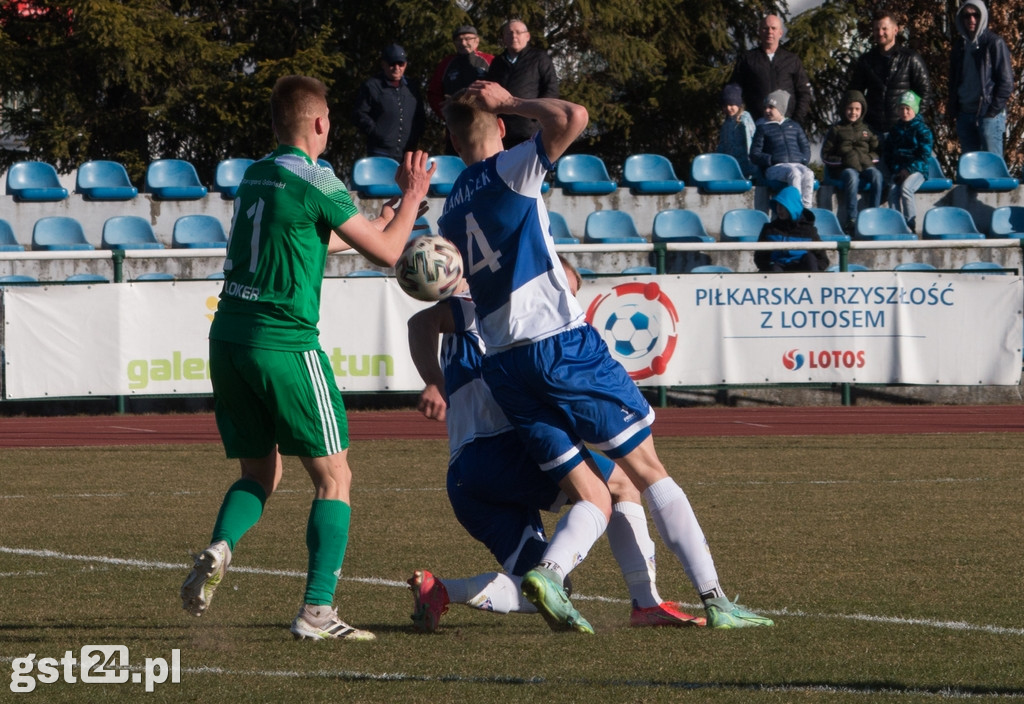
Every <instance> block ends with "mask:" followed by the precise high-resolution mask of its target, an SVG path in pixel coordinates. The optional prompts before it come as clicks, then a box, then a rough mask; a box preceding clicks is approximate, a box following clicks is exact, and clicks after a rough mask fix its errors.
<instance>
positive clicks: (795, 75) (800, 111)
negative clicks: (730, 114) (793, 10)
mask: <svg viewBox="0 0 1024 704" xmlns="http://www.w3.org/2000/svg"><path fill="white" fill-rule="evenodd" d="M785 33H786V29H785V27H784V26H783V24H782V18H781V17H779V16H778V15H768V16H767V17H765V18H764V19H763V20H761V24H760V25H759V27H758V38H759V40H760V44H759V45H758V46H757V47H755V48H753V49H748V50H747V51H744V52H743V53H741V54H740V55H739V57H738V58H737V59H736V66H735V67H734V68H733V70H732V78H730V79H729V82H730V83H738V84H739V86H740V89H741V90H742V91H743V102H744V104H746V105H750V106H751V107H753V108H755V109H758V108H760V107H761V106H762V105H764V101H765V98H767V97H768V94H769V93H772V92H774V91H777V90H784V91H786V92H787V93H789V94H790V96H792V97H793V99H792V100H791V101H790V104H789V106H788V108H787V112H786V113H785V116H786V117H789V118H791V119H793V120H796V121H797V122H799V123H801V124H802V123H803V121H804V120H805V119H806V118H807V113H808V112H809V111H810V109H811V82H810V80H809V79H808V78H807V72H806V71H805V70H804V66H803V63H802V62H801V61H800V57H798V56H797V55H796V54H794V53H793V52H791V51H788V50H787V49H783V48H782V47H781V46H780V42H781V41H782V38H783V36H785Z"/></svg>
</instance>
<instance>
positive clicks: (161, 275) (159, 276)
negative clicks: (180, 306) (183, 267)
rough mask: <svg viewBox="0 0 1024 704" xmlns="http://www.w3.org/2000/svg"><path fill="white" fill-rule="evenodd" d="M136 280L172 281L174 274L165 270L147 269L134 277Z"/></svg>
mask: <svg viewBox="0 0 1024 704" xmlns="http://www.w3.org/2000/svg"><path fill="white" fill-rule="evenodd" d="M135 280H136V281H174V274H168V273H167V272H166V271H148V272H146V273H145V274H139V275H138V276H136V277H135Z"/></svg>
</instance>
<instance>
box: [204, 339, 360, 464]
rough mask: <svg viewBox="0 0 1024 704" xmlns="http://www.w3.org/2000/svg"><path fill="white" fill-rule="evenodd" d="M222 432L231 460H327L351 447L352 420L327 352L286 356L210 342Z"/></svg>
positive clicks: (219, 426)
mask: <svg viewBox="0 0 1024 704" xmlns="http://www.w3.org/2000/svg"><path fill="white" fill-rule="evenodd" d="M210 376H211V378H212V381H213V396H214V401H215V405H214V410H215V413H216V416H217V429H218V430H219V431H220V437H221V439H222V440H223V441H224V449H225V450H226V451H227V456H228V457H233V458H256V457H266V456H267V455H268V454H269V453H270V451H271V450H273V449H274V445H277V448H278V451H279V452H280V453H281V454H282V455H298V456H300V457H326V456H327V455H333V454H336V453H338V452H341V451H343V450H346V449H348V445H349V439H348V419H347V417H346V415H345V405H344V403H343V402H342V400H341V392H340V391H339V390H338V385H337V383H335V381H334V372H333V371H332V369H331V365H330V361H329V360H328V359H327V355H326V354H324V352H323V351H322V350H308V351H306V352H281V351H278V350H264V349H256V348H254V347H245V346H243V345H235V344H231V343H229V342H223V341H220V340H210Z"/></svg>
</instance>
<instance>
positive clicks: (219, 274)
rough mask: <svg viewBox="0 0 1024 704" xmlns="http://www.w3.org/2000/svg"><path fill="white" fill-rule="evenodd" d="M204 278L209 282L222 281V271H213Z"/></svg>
mask: <svg viewBox="0 0 1024 704" xmlns="http://www.w3.org/2000/svg"><path fill="white" fill-rule="evenodd" d="M206 278H207V279H208V280H210V281H216V280H222V279H223V278H224V272H223V271H215V272H213V273H212V274H210V275H209V276H207V277H206Z"/></svg>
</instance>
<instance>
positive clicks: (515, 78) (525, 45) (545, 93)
mask: <svg viewBox="0 0 1024 704" xmlns="http://www.w3.org/2000/svg"><path fill="white" fill-rule="evenodd" d="M501 39H502V43H503V44H504V46H505V51H503V52H502V53H501V54H499V55H498V56H497V57H495V59H494V61H492V62H491V67H490V69H489V70H488V71H487V80H488V81H494V82H495V83H498V84H499V85H501V86H502V87H503V88H504V89H505V90H507V91H508V92H509V93H511V94H512V96H513V97H516V98H557V97H558V75H557V74H556V73H555V66H554V64H553V63H552V62H551V57H550V56H548V54H547V52H545V51H543V50H542V49H537V48H536V47H532V46H530V30H528V29H527V28H526V24H525V23H524V22H523V21H522V20H518V19H511V20H508V21H507V22H505V24H504V25H502V27H501ZM498 117H500V118H501V119H502V121H503V122H504V123H505V137H504V139H502V144H503V145H504V146H505V149H509V148H511V147H514V146H515V145H517V144H519V143H520V142H525V141H526V140H527V139H529V138H530V137H532V136H533V133H534V132H536V131H537V121H536V120H533V119H530V118H527V117H523V116H521V115H499V116H498Z"/></svg>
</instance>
